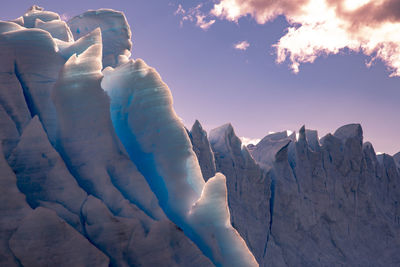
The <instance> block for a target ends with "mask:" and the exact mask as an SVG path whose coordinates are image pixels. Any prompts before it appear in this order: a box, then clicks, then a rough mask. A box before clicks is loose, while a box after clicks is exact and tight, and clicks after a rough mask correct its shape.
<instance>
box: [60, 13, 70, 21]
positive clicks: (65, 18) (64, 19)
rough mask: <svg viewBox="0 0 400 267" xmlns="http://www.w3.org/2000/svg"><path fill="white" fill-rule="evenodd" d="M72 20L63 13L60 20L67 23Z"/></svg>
mask: <svg viewBox="0 0 400 267" xmlns="http://www.w3.org/2000/svg"><path fill="white" fill-rule="evenodd" d="M70 18H71V16H69V15H68V14H67V13H63V14H61V16H60V19H61V20H63V21H67V20H69V19H70Z"/></svg>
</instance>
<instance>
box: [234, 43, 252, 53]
mask: <svg viewBox="0 0 400 267" xmlns="http://www.w3.org/2000/svg"><path fill="white" fill-rule="evenodd" d="M249 46H250V44H249V42H247V41H242V42H238V43H236V44H234V45H233V47H234V48H235V49H237V50H243V51H245V50H247V48H249Z"/></svg>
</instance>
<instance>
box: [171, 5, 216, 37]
mask: <svg viewBox="0 0 400 267" xmlns="http://www.w3.org/2000/svg"><path fill="white" fill-rule="evenodd" d="M202 6H203V5H202V4H199V5H197V6H196V7H193V8H190V9H188V10H185V9H184V8H183V7H182V5H181V4H179V5H178V9H177V10H176V11H175V13H174V14H175V16H180V17H181V21H180V26H181V27H182V26H183V22H184V21H190V22H194V23H195V24H196V26H198V27H200V28H201V29H203V30H205V31H206V30H208V28H210V27H211V25H213V24H214V23H215V19H209V15H206V14H205V13H203V12H202V11H201V8H202Z"/></svg>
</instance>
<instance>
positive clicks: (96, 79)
mask: <svg viewBox="0 0 400 267" xmlns="http://www.w3.org/2000/svg"><path fill="white" fill-rule="evenodd" d="M130 39H131V32H130V28H129V26H128V24H127V21H126V19H125V16H124V15H123V13H121V12H117V11H114V10H98V11H88V12H86V13H84V14H82V15H80V16H78V17H74V18H72V19H71V20H70V21H68V22H64V21H61V20H60V17H59V16H58V14H56V13H54V12H49V11H44V10H43V9H42V8H39V7H37V6H33V7H32V8H31V9H30V10H28V12H27V13H26V14H24V16H22V17H20V18H18V19H16V20H14V21H1V22H0V48H1V49H0V53H1V55H0V58H1V60H0V70H1V71H0V87H1V88H0V89H1V90H0V126H1V129H0V140H1V142H0V144H1V145H0V152H1V153H0V174H1V176H0V178H1V179H0V183H1V185H2V186H1V193H2V194H1V197H2V199H3V201H2V204H1V209H0V215H1V216H0V226H1V227H0V240H1V245H0V265H1V266H21V265H22V266H109V265H110V266H162V265H168V266H189V265H194V266H213V265H217V266H256V265H257V262H256V261H255V258H254V256H253V254H252V253H251V252H250V250H249V249H248V248H247V246H246V243H245V242H244V240H243V239H242V237H241V236H240V235H239V234H238V232H237V231H236V230H235V229H234V228H233V227H232V226H231V223H230V214H229V209H228V203H227V190H226V180H225V176H224V175H222V174H215V173H214V174H215V176H214V174H213V175H212V176H213V177H211V178H210V177H208V178H210V179H209V181H208V182H207V183H205V181H204V179H203V176H202V174H201V170H200V166H199V163H198V160H197V157H196V154H195V153H194V152H193V150H192V145H191V142H190V139H189V136H188V135H187V133H186V131H185V128H184V126H183V125H182V123H181V122H180V121H179V120H178V118H177V116H176V115H175V112H174V110H173V109H172V105H171V104H172V97H171V93H170V90H169V88H168V87H167V86H166V85H165V84H164V83H163V82H162V81H161V78H160V77H159V75H158V74H157V72H156V71H155V70H154V69H152V68H150V67H148V66H147V65H146V64H145V63H144V61H142V60H140V59H138V60H132V59H129V57H130V50H131V46H132V44H131V41H130ZM104 67H108V68H106V69H104ZM128 85H129V86H128ZM121 97H122V98H121Z"/></svg>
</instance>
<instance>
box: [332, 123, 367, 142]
mask: <svg viewBox="0 0 400 267" xmlns="http://www.w3.org/2000/svg"><path fill="white" fill-rule="evenodd" d="M333 135H334V136H335V137H337V138H339V139H340V140H342V141H346V139H349V138H355V139H357V140H359V141H360V143H362V140H363V130H362V128H361V125H360V124H358V123H352V124H347V125H344V126H342V127H340V128H339V129H337V130H336V131H335V133H334V134H333Z"/></svg>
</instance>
